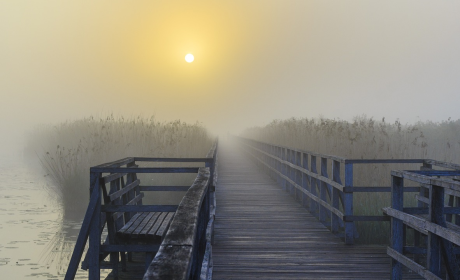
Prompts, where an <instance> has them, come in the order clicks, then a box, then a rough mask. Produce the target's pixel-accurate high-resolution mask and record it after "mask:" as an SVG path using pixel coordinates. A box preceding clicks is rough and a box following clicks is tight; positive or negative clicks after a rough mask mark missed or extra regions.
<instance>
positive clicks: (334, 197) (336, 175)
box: [331, 160, 342, 233]
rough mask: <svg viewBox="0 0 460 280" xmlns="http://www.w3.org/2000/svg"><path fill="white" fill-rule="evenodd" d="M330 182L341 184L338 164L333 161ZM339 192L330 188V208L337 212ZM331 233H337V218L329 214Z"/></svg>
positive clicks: (338, 208)
mask: <svg viewBox="0 0 460 280" xmlns="http://www.w3.org/2000/svg"><path fill="white" fill-rule="evenodd" d="M332 180H333V181H334V182H336V183H339V184H341V183H342V182H341V180H340V162H338V161H336V160H334V161H332ZM339 198H340V195H339V190H338V189H336V188H332V207H334V208H335V209H337V210H340V207H339ZM331 231H332V233H338V232H339V217H337V215H335V214H334V213H333V212H331Z"/></svg>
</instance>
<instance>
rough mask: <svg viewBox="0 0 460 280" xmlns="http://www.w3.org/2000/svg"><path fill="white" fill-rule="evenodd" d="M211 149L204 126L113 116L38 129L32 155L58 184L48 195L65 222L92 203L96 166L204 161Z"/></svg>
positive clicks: (31, 140)
mask: <svg viewBox="0 0 460 280" xmlns="http://www.w3.org/2000/svg"><path fill="white" fill-rule="evenodd" d="M211 143H212V139H211V138H210V136H209V135H208V133H207V131H206V129H205V128H204V127H203V126H201V125H200V124H198V123H196V124H187V123H184V122H181V121H173V122H158V121H156V120H155V119H154V118H153V117H152V118H150V119H146V118H143V117H133V118H124V117H114V116H113V115H110V116H107V117H104V118H94V117H88V118H84V119H80V120H75V121H67V122H64V123H60V124H57V125H54V126H52V125H44V126H41V127H38V128H36V129H35V130H34V131H32V132H31V133H30V134H29V137H28V142H27V147H26V154H29V155H36V156H38V157H39V159H40V162H41V166H42V167H43V169H44V172H45V173H46V176H48V177H49V179H50V180H51V181H52V184H49V187H48V189H47V191H48V192H49V193H50V195H52V196H53V197H54V198H55V199H56V201H57V202H58V203H59V204H61V205H62V208H63V209H64V216H70V215H72V213H77V214H76V215H77V217H78V216H80V215H81V213H84V209H86V206H87V203H88V197H89V168H90V167H91V166H94V165H98V164H101V163H104V162H109V161H113V160H117V159H120V158H124V157H128V156H144V157H148V156H151V157H202V156H204V155H206V153H207V151H208V150H209V149H210V147H211Z"/></svg>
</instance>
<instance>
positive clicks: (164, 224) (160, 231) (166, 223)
mask: <svg viewBox="0 0 460 280" xmlns="http://www.w3.org/2000/svg"><path fill="white" fill-rule="evenodd" d="M173 218H174V212H170V213H168V215H167V216H166V217H165V219H164V220H163V222H162V223H161V226H160V227H159V228H158V230H157V232H156V235H158V236H161V237H164V236H165V234H166V231H167V230H168V227H169V225H170V224H171V221H172V219H173Z"/></svg>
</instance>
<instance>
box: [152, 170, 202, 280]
mask: <svg viewBox="0 0 460 280" xmlns="http://www.w3.org/2000/svg"><path fill="white" fill-rule="evenodd" d="M210 174H211V171H210V169H209V168H200V170H199V172H198V176H197V178H196V179H195V182H194V183H193V185H192V186H191V187H190V189H189V190H188V191H187V193H186V194H185V196H184V198H183V199H182V201H181V203H180V204H179V207H178V208H177V211H176V214H175V216H174V219H173V220H172V222H171V225H170V226H169V230H168V232H167V233H166V236H165V239H164V240H163V242H162V243H161V245H160V249H159V251H158V253H157V254H156V256H155V258H154V259H153V261H152V263H151V264H150V266H149V268H148V269H147V272H146V273H145V275H144V280H152V279H171V280H173V279H183V280H185V279H190V275H191V274H194V275H199V274H200V273H201V262H200V261H199V260H196V259H194V258H200V256H199V254H197V252H198V251H200V250H201V251H203V252H204V250H203V248H200V245H201V244H200V242H199V241H200V239H202V238H203V237H201V238H200V235H202V234H203V232H200V231H202V229H200V226H201V227H203V226H202V225H203V224H204V225H205V226H204V228H206V225H207V224H208V217H209V215H208V213H209V209H206V208H207V207H206V201H205V199H206V196H207V194H208V188H209V183H210V176H211V175H210ZM203 212H204V213H203ZM197 241H198V242H197ZM201 243H202V242H201ZM205 244H206V243H205ZM201 259H203V256H201ZM194 262H195V264H194ZM197 264H199V268H200V269H199V270H198V271H193V269H192V267H195V268H197V267H198V266H197Z"/></svg>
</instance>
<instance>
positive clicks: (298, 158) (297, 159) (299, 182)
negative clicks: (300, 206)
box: [295, 152, 303, 201]
mask: <svg viewBox="0 0 460 280" xmlns="http://www.w3.org/2000/svg"><path fill="white" fill-rule="evenodd" d="M295 165H297V166H299V167H301V166H302V157H301V153H300V152H296V156H295ZM295 178H296V179H295V182H296V183H297V185H299V186H302V173H301V172H300V171H299V170H297V169H296V170H295ZM295 192H296V199H297V200H299V201H301V200H303V195H302V194H303V193H302V192H301V191H300V190H298V189H297V188H296V189H295Z"/></svg>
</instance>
